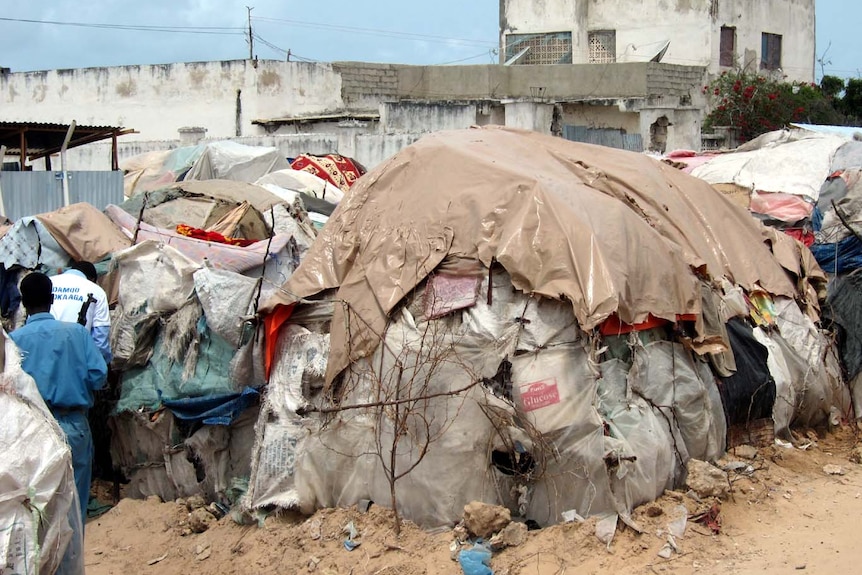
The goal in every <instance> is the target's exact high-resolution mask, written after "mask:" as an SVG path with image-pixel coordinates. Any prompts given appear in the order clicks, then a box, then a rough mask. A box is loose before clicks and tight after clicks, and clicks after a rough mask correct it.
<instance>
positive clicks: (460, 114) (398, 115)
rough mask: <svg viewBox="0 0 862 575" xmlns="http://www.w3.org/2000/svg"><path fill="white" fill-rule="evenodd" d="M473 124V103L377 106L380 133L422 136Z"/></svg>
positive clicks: (474, 117)
mask: <svg viewBox="0 0 862 575" xmlns="http://www.w3.org/2000/svg"><path fill="white" fill-rule="evenodd" d="M475 123H476V104H459V103H446V102H387V103H384V104H382V105H381V106H380V131H381V132H382V133H384V134H392V133H423V132H437V131H439V130H456V129H459V128H466V127H469V126H471V125H473V124H475Z"/></svg>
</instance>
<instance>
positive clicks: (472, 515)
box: [464, 501, 512, 537]
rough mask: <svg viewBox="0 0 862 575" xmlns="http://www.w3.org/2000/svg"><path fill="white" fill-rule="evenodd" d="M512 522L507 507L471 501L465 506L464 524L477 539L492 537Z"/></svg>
mask: <svg viewBox="0 0 862 575" xmlns="http://www.w3.org/2000/svg"><path fill="white" fill-rule="evenodd" d="M510 521H512V513H511V512H510V511H509V510H508V509H506V508H505V507H500V506H499V505H489V504H487V503H482V502H481V501H471V502H470V503H468V504H467V505H465V506H464V524H465V525H466V526H467V529H468V530H469V531H470V533H472V534H473V535H475V536H476V537H490V536H491V535H493V534H494V533H496V532H497V531H500V530H501V529H503V528H504V527H506V525H508V524H509V522H510Z"/></svg>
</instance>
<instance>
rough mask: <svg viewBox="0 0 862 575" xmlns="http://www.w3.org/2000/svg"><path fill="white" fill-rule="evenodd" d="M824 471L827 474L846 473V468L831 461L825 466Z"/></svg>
mask: <svg viewBox="0 0 862 575" xmlns="http://www.w3.org/2000/svg"><path fill="white" fill-rule="evenodd" d="M823 473H825V474H826V475H844V469H843V468H842V467H841V466H840V465H832V464H831V463H829V464H827V465H824V466H823Z"/></svg>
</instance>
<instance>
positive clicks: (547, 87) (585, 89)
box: [398, 63, 649, 100]
mask: <svg viewBox="0 0 862 575" xmlns="http://www.w3.org/2000/svg"><path fill="white" fill-rule="evenodd" d="M648 70H649V68H648V66H647V65H646V64H644V63H638V64H619V65H617V66H614V67H613V69H608V68H603V67H600V66H588V65H584V66H572V65H566V64H561V65H553V66H497V65H493V66H489V65H484V66H404V67H401V68H399V70H398V94H399V96H401V97H405V98H415V99H437V100H445V99H462V100H463V99H477V100H482V99H504V98H535V97H537V96H541V97H543V98H547V99H563V100H567V99H576V98H617V97H621V96H646V95H648V89H647V73H648ZM539 88H543V90H542V92H541V93H539V92H538V89H539Z"/></svg>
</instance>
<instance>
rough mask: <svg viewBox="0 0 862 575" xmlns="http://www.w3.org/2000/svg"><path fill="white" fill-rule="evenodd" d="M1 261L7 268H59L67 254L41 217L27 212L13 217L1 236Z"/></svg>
mask: <svg viewBox="0 0 862 575" xmlns="http://www.w3.org/2000/svg"><path fill="white" fill-rule="evenodd" d="M0 264H2V265H3V267H5V268H6V269H7V270H8V269H10V268H11V267H12V266H15V265H19V266H21V267H24V268H27V269H36V268H39V267H40V266H42V269H45V270H58V269H61V268H64V267H66V266H67V265H69V254H67V253H66V250H64V249H63V248H62V247H60V244H59V243H57V240H55V239H54V236H52V235H51V232H50V231H49V230H48V228H47V227H46V226H45V224H43V223H42V221H41V220H40V219H38V218H36V217H34V216H28V217H24V218H21V219H20V220H18V221H16V222H15V223H14V224H13V225H12V227H11V228H10V229H9V231H8V232H6V235H4V236H3V237H2V238H0Z"/></svg>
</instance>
